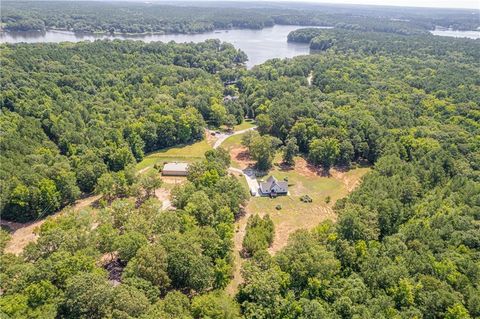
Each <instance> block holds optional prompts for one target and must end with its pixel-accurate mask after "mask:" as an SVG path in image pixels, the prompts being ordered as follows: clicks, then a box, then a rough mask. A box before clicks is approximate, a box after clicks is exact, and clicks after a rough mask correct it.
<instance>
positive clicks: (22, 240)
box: [2, 195, 100, 255]
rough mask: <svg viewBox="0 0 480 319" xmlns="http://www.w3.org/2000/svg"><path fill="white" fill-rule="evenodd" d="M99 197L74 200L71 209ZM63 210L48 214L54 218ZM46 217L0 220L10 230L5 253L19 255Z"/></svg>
mask: <svg viewBox="0 0 480 319" xmlns="http://www.w3.org/2000/svg"><path fill="white" fill-rule="evenodd" d="M99 199H100V195H96V196H90V197H86V198H83V199H80V200H78V201H76V203H75V204H74V205H73V207H72V209H74V210H80V209H83V208H86V207H88V206H90V205H92V204H94V203H95V202H96V201H97V200H99ZM62 212H63V211H60V212H58V213H55V214H54V215H51V216H49V218H55V217H57V216H59V215H60V214H62ZM46 220H47V219H46V218H44V219H40V220H36V221H33V222H29V223H24V224H23V223H12V222H7V221H2V225H6V226H7V227H9V228H10V229H11V230H12V233H11V238H10V241H9V242H8V243H7V246H6V247H5V252H6V253H12V254H15V255H19V254H20V253H22V251H23V249H24V248H25V247H26V246H27V245H28V244H29V243H30V242H34V241H35V240H37V234H36V233H35V230H36V229H37V228H39V227H40V226H41V225H42V224H43V223H44V222H45V221H46Z"/></svg>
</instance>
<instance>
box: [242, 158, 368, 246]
mask: <svg viewBox="0 0 480 319" xmlns="http://www.w3.org/2000/svg"><path fill="white" fill-rule="evenodd" d="M369 170H370V169H369V168H367V167H363V168H355V169H351V170H348V171H342V170H339V169H331V171H330V175H329V176H324V175H323V174H322V172H319V171H318V170H316V168H314V167H311V166H310V165H308V164H307V163H306V161H305V160H304V159H303V158H301V157H297V158H296V161H295V167H292V168H285V167H282V166H281V165H275V166H274V168H273V169H272V170H271V171H270V172H269V174H268V175H267V176H265V177H264V179H266V178H267V177H268V176H269V175H273V176H275V177H276V178H277V179H278V180H283V179H285V178H286V179H288V184H289V195H288V196H279V197H277V198H269V197H255V198H252V199H251V200H250V202H249V204H248V206H247V210H248V211H249V212H250V213H255V214H260V215H264V214H270V217H271V218H272V220H273V222H274V223H275V239H274V241H273V244H272V247H271V248H270V252H271V253H275V252H277V251H278V250H279V249H281V248H283V247H284V246H285V245H286V244H287V240H288V236H289V235H290V234H291V233H292V232H294V231H296V230H297V229H310V228H313V227H315V226H316V225H318V224H319V223H320V222H322V221H324V220H326V219H330V220H334V221H335V219H336V215H335V214H334V212H333V210H332V207H333V205H334V204H335V202H336V201H337V200H338V199H340V198H343V197H345V196H347V195H348V193H350V192H351V191H353V189H354V188H355V187H356V186H357V185H358V184H359V183H360V180H361V178H362V177H363V175H365V174H366V173H367V172H368V171H369ZM303 195H308V196H310V197H311V198H312V202H311V203H304V202H302V201H301V200H300V198H301V196H303ZM277 205H281V207H282V208H281V209H280V210H277V209H276V206H277Z"/></svg>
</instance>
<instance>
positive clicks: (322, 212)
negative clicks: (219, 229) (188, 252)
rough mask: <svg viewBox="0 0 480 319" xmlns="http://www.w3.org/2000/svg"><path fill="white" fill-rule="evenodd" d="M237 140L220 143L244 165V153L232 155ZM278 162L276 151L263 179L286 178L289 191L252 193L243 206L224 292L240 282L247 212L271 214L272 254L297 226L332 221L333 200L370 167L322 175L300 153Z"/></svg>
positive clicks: (280, 247) (235, 160)
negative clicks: (284, 193)
mask: <svg viewBox="0 0 480 319" xmlns="http://www.w3.org/2000/svg"><path fill="white" fill-rule="evenodd" d="M240 141H241V136H240V135H237V136H233V137H231V138H229V139H227V140H226V141H225V143H224V144H223V145H222V146H224V147H225V148H227V149H228V150H230V154H231V156H232V166H235V164H236V165H237V166H239V167H242V168H245V167H246V166H248V165H249V164H250V163H251V161H250V160H249V159H247V160H245V158H244V157H242V158H240V159H239V158H235V157H236V156H237V155H238V152H237V151H236V150H237V149H239V147H241V146H240ZM247 155H248V154H247ZM280 162H281V157H280V156H279V154H278V155H277V157H276V160H275V165H274V167H273V168H272V169H271V171H270V172H269V174H268V175H266V176H264V177H263V179H266V178H267V177H268V176H269V175H273V176H275V177H276V178H277V179H278V180H283V179H284V178H288V182H289V195H288V196H279V197H277V198H269V197H251V198H250V200H249V203H248V205H247V207H246V211H247V213H246V215H245V216H243V217H242V218H241V219H240V220H238V221H237V223H236V227H235V235H234V258H235V267H234V273H233V279H232V281H231V282H230V284H229V285H228V286H227V288H226V292H227V293H228V294H230V295H232V296H233V295H234V294H235V293H236V291H237V288H238V285H239V284H240V283H241V282H242V276H241V264H242V260H243V259H242V258H241V257H240V251H241V250H242V242H243V237H244V236H245V227H246V224H247V220H248V217H249V216H251V215H252V214H259V215H261V216H263V215H265V214H269V215H270V217H271V218H272V220H273V222H274V224H275V237H274V240H273V244H272V246H271V247H270V248H269V252H270V254H272V255H273V254H275V253H276V252H277V251H279V250H280V249H282V248H283V247H285V245H286V244H287V241H288V237H289V235H290V234H291V233H293V232H295V231H296V230H299V229H311V228H313V227H315V226H317V225H318V224H319V223H321V222H322V221H325V220H333V221H335V220H336V217H337V216H336V214H335V213H334V211H333V209H332V207H333V205H334V204H335V202H336V201H337V200H338V199H340V198H343V197H345V196H347V195H348V194H349V193H350V192H351V191H353V190H354V189H355V187H356V186H358V185H359V183H360V182H361V179H362V177H363V176H364V175H365V174H366V173H368V172H369V170H370V168H368V167H361V168H354V169H351V170H347V171H344V170H341V169H331V170H330V175H328V176H325V175H324V174H323V172H322V171H320V170H318V169H317V168H315V167H313V166H310V165H309V164H308V163H307V162H306V161H305V159H303V158H301V157H297V158H296V159H295V166H294V167H284V166H282V165H280ZM259 179H260V178H259ZM303 195H309V196H310V197H311V198H312V202H311V203H303V202H302V201H300V197H301V196H303ZM327 198H329V200H327ZM327 201H328V203H327ZM277 205H281V206H282V209H281V210H277V209H276V206H277Z"/></svg>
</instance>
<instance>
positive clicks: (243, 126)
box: [233, 120, 255, 131]
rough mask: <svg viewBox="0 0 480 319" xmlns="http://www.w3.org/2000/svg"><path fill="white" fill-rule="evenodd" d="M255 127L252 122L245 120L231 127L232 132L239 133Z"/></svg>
mask: <svg viewBox="0 0 480 319" xmlns="http://www.w3.org/2000/svg"><path fill="white" fill-rule="evenodd" d="M254 126H255V122H254V121H252V120H245V121H243V122H242V123H241V124H238V125H235V126H234V127H233V130H234V131H241V130H245V129H247V128H251V127H254Z"/></svg>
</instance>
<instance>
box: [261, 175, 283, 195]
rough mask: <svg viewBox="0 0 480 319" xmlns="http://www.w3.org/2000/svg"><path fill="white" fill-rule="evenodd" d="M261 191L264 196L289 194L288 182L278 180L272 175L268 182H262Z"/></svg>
mask: <svg viewBox="0 0 480 319" xmlns="http://www.w3.org/2000/svg"><path fill="white" fill-rule="evenodd" d="M260 192H261V193H262V195H263V196H277V195H287V194H288V182H285V181H278V180H277V179H276V178H275V177H273V176H270V177H269V178H268V179H267V181H266V182H262V183H260Z"/></svg>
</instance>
